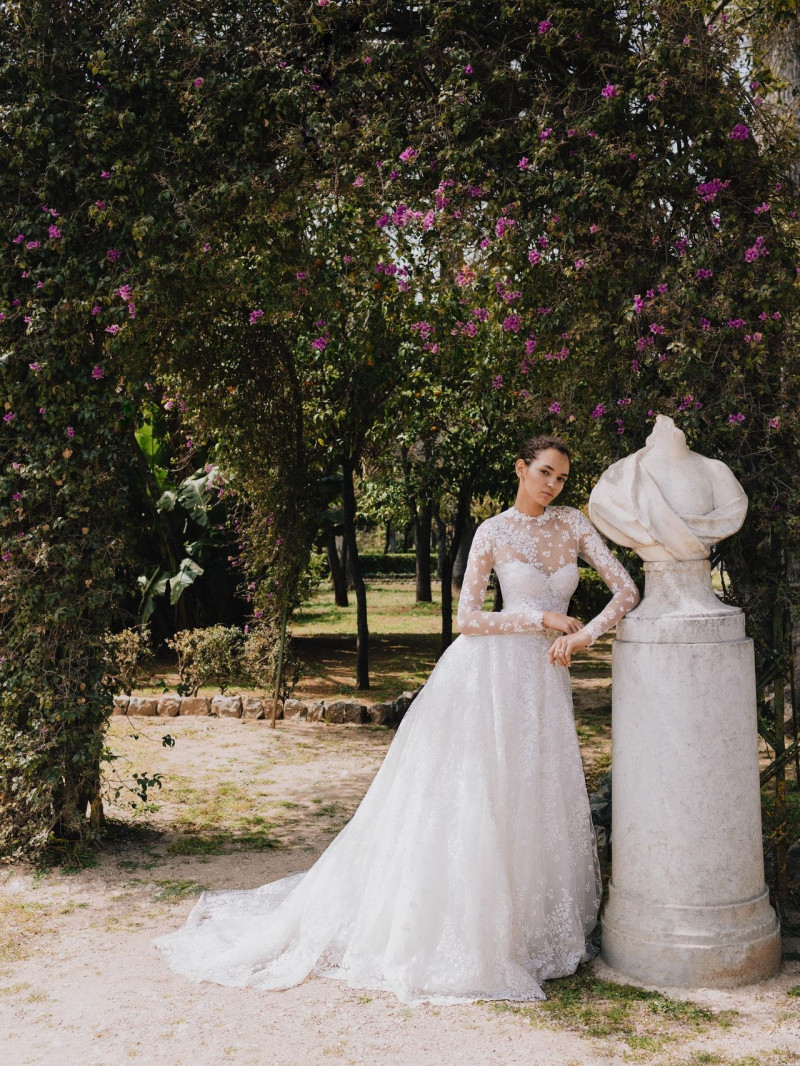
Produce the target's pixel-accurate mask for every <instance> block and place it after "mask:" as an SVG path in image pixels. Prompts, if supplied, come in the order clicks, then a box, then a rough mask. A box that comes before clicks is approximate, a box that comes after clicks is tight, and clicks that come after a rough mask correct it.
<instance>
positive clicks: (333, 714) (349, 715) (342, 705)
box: [323, 700, 369, 723]
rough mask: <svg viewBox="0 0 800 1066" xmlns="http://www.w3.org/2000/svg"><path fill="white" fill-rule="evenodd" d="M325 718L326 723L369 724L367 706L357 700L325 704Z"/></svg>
mask: <svg viewBox="0 0 800 1066" xmlns="http://www.w3.org/2000/svg"><path fill="white" fill-rule="evenodd" d="M323 717H324V719H325V721H326V722H331V723H338V722H368V721H369V716H368V714H367V708H366V705H365V704H363V703H359V702H358V701H357V700H331V701H330V702H329V703H328V702H326V703H325V710H324V711H323Z"/></svg>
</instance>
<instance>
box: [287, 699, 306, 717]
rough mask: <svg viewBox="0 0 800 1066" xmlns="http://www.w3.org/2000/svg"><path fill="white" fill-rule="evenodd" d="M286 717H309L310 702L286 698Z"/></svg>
mask: <svg viewBox="0 0 800 1066" xmlns="http://www.w3.org/2000/svg"><path fill="white" fill-rule="evenodd" d="M283 717H284V718H308V704H307V703H306V702H305V700H284V701H283Z"/></svg>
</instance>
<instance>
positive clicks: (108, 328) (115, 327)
mask: <svg viewBox="0 0 800 1066" xmlns="http://www.w3.org/2000/svg"><path fill="white" fill-rule="evenodd" d="M106 333H110V334H111V335H112V337H115V336H116V335H117V334H118V333H119V326H118V325H117V324H116V322H114V323H112V325H110V326H106Z"/></svg>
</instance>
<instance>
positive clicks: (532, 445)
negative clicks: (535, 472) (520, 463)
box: [517, 435, 572, 466]
mask: <svg viewBox="0 0 800 1066" xmlns="http://www.w3.org/2000/svg"><path fill="white" fill-rule="evenodd" d="M548 448H555V450H556V451H557V452H561V454H562V455H566V457H567V459H569V460H570V461H571V460H572V456H571V455H570V451H569V448H568V447H567V445H566V443H565V442H564V441H563V440H562V439H561V437H548V436H544V435H543V436H539V437H531V438H530V440H526V441H524V442H523V444H522V445H521V447H520V449H519V452H518V453H517V459H524V460H525V465H526V466H527V465H528V464H529V463H532V462H533V460H534V459H535V458H536V456H537V455H538V454H539V452H544V451H547V449H548Z"/></svg>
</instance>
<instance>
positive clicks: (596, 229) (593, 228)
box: [589, 222, 600, 234]
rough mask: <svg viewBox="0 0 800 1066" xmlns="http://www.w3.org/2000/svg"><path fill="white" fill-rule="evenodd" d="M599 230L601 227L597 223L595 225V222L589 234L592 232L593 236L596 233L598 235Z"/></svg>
mask: <svg viewBox="0 0 800 1066" xmlns="http://www.w3.org/2000/svg"><path fill="white" fill-rule="evenodd" d="M599 229H600V227H599V226H598V225H596V223H594V222H593V223H592V224H591V226H590V227H589V232H590V233H591V234H595V233H597V231H598V230H599Z"/></svg>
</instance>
